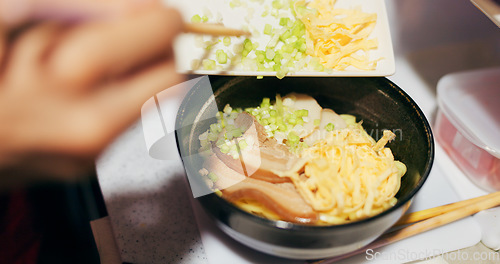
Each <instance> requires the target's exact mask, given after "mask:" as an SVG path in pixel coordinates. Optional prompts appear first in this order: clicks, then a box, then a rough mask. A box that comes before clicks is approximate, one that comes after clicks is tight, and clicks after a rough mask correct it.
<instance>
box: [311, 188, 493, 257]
mask: <svg viewBox="0 0 500 264" xmlns="http://www.w3.org/2000/svg"><path fill="white" fill-rule="evenodd" d="M481 197H482V198H484V199H478V198H479V197H478V198H473V199H469V200H466V201H470V200H475V201H476V202H473V203H463V204H465V205H463V206H461V207H458V208H456V209H455V210H452V211H448V212H447V213H444V214H441V215H438V216H435V217H431V218H428V219H426V220H423V221H421V222H418V223H415V224H413V225H410V226H407V227H404V228H401V229H399V230H396V231H392V232H389V233H385V234H383V235H382V236H381V237H379V238H377V239H376V240H375V241H373V242H372V243H370V244H368V245H367V246H365V247H363V248H360V249H358V250H356V251H353V252H350V253H347V254H344V255H341V256H337V257H333V258H330V259H324V260H320V261H316V262H312V263H314V264H319V263H321V264H328V263H333V262H335V261H339V260H342V259H345V258H348V257H351V256H354V255H357V254H359V253H362V252H365V251H366V250H368V249H376V248H379V247H383V246H386V245H389V244H391V243H394V242H397V241H400V240H403V239H405V238H408V237H411V236H414V235H417V234H420V233H423V232H425V231H428V230H431V229H434V228H436V227H440V226H443V225H445V224H449V223H451V222H454V221H457V220H459V219H462V218H464V217H467V216H470V215H473V214H475V213H477V212H480V211H482V210H486V209H489V208H492V207H496V206H500V192H495V193H491V194H488V195H484V196H481ZM464 202H465V201H464ZM458 203H460V202H458Z"/></svg>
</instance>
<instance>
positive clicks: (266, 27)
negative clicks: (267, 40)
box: [264, 24, 273, 35]
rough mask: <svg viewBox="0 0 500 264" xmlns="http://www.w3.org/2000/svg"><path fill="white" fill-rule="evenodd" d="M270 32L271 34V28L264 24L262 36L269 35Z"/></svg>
mask: <svg viewBox="0 0 500 264" xmlns="http://www.w3.org/2000/svg"><path fill="white" fill-rule="evenodd" d="M272 32H273V26H271V25H270V24H266V25H265V26H264V34H266V35H271V34H272Z"/></svg>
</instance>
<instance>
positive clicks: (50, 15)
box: [0, 0, 156, 27]
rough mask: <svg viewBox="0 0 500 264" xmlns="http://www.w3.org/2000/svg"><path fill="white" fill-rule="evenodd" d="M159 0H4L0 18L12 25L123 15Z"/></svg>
mask: <svg viewBox="0 0 500 264" xmlns="http://www.w3.org/2000/svg"><path fill="white" fill-rule="evenodd" d="M155 1H156V0H143V1H134V0H71V1H68V0H0V22H3V23H5V24H7V25H9V26H10V27H14V26H17V25H20V24H22V23H25V22H28V21H32V20H40V19H56V20H63V21H67V20H69V21H75V20H78V21H80V20H85V19H89V18H92V19H95V18H108V17H116V16H120V15H122V14H123V13H127V12H130V11H131V10H134V9H136V8H137V7H139V6H142V5H146V4H149V3H150V2H155Z"/></svg>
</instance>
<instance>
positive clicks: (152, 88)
mask: <svg viewBox="0 0 500 264" xmlns="http://www.w3.org/2000/svg"><path fill="white" fill-rule="evenodd" d="M182 81H184V76H183V75H179V74H177V73H176V72H175V66H174V62H173V60H170V61H167V62H162V63H159V64H157V65H155V66H152V67H150V68H148V69H146V70H144V71H143V72H141V73H140V74H137V75H135V76H133V77H131V78H129V79H128V80H125V81H121V82H119V83H115V84H113V85H112V86H109V87H105V88H103V89H102V91H101V93H100V94H99V95H98V96H96V97H94V98H93V100H91V101H89V102H87V104H86V105H85V106H84V107H85V108H86V109H92V110H93V111H94V118H95V120H93V121H94V124H93V126H92V130H93V135H89V134H86V135H83V136H82V137H85V140H87V142H86V143H84V142H83V141H81V140H80V142H82V144H81V146H79V148H80V149H84V148H87V150H86V151H88V152H89V153H92V152H96V151H98V150H100V149H102V148H103V147H104V146H106V145H107V144H109V143H110V142H111V140H113V139H114V138H115V137H116V136H117V135H119V134H120V133H121V132H122V131H124V130H125V129H126V128H127V127H129V126H130V125H132V124H133V123H134V122H136V121H137V118H139V116H140V113H141V107H142V105H143V104H144V103H145V102H146V101H147V100H148V99H149V98H150V97H152V96H154V95H155V94H157V93H158V92H161V91H163V90H164V89H167V88H169V87H171V86H173V85H175V84H178V83H181V82H182ZM81 131H88V129H83V130H81ZM87 136H89V137H87Z"/></svg>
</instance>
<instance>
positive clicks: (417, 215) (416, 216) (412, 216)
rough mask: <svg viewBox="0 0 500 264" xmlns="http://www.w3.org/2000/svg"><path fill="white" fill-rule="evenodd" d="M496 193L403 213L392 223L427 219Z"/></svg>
mask: <svg viewBox="0 0 500 264" xmlns="http://www.w3.org/2000/svg"><path fill="white" fill-rule="evenodd" d="M496 195H497V193H496V192H495V193H490V194H487V195H483V196H479V197H476V198H472V199H468V200H463V201H460V202H456V203H450V204H446V205H442V206H438V207H434V208H429V209H425V210H422V211H418V212H413V213H409V214H406V215H403V216H402V217H401V218H400V219H399V221H398V222H397V223H396V224H394V226H401V225H407V224H413V223H416V222H420V221H422V220H426V219H429V218H431V217H435V216H438V215H442V214H444V213H447V212H450V211H453V210H457V209H460V208H462V207H464V206H467V205H470V204H475V203H478V202H481V201H483V200H487V199H490V197H495V196H496Z"/></svg>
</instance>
